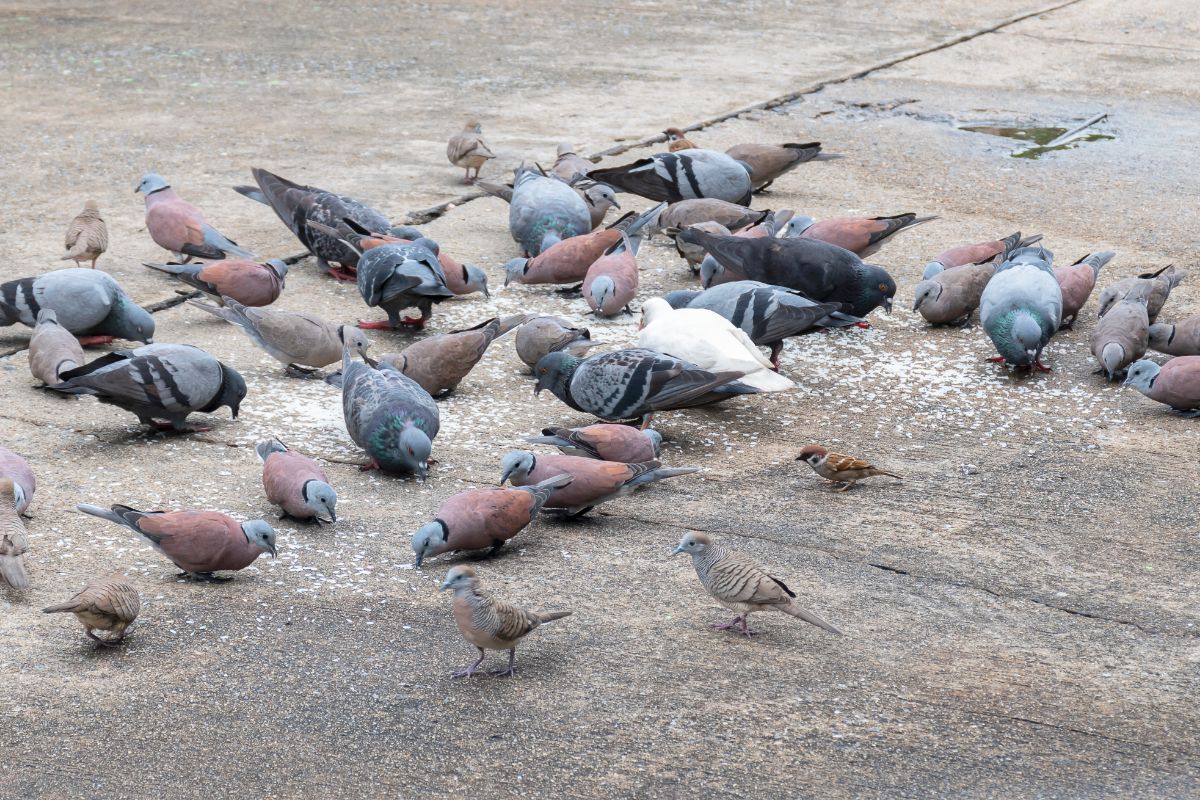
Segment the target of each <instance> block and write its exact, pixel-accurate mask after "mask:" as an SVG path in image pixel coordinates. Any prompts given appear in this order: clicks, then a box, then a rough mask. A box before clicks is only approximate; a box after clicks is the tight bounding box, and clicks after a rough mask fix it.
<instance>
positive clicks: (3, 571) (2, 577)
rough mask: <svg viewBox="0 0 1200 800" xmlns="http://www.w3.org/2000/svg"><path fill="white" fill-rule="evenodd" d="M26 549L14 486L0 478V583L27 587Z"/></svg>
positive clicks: (27, 543) (10, 480) (8, 479)
mask: <svg viewBox="0 0 1200 800" xmlns="http://www.w3.org/2000/svg"><path fill="white" fill-rule="evenodd" d="M28 549H29V539H27V538H26V536H25V523H23V522H21V515H20V513H19V512H18V511H17V496H16V484H15V483H14V482H13V480H12V478H0V581H3V582H4V583H7V584H8V585H9V586H11V587H12V588H14V589H25V588H28V587H29V577H28V576H27V575H26V574H25V558H24V556H25V551H26V550H28Z"/></svg>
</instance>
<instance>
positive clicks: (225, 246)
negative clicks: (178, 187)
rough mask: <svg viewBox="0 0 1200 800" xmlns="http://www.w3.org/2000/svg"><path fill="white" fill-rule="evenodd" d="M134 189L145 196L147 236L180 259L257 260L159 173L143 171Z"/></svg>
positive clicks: (185, 260) (186, 260)
mask: <svg viewBox="0 0 1200 800" xmlns="http://www.w3.org/2000/svg"><path fill="white" fill-rule="evenodd" d="M134 191H135V192H140V193H141V194H142V196H143V197H144V198H145V200H146V230H147V231H149V232H150V238H151V239H153V240H154V242H155V244H157V245H158V246H159V247H161V248H163V249H164V250H169V251H171V253H173V254H174V255H175V256H176V260H178V261H182V262H183V263H187V262H188V261H190V260H191V259H193V258H206V259H209V260H214V261H215V260H220V259H222V258H226V257H234V258H245V259H249V260H251V261H257V260H258V259H257V256H255V255H254V253H251V252H250V251H249V250H246V249H244V248H241V247H238V245H237V242H235V241H233V240H232V239H230V238H229V237H227V236H225V235H224V234H223V233H221V232H220V231H218V230H217V229H216V228H214V227H213V226H211V225H209V224H208V221H207V220H206V219H205V218H204V214H202V213H201V212H200V209H198V208H196V207H195V206H194V205H192V204H191V203H189V202H188V201H186V200H184V199H183V198H182V197H180V196H179V195H177V194H175V190H174V189H172V188H171V184H169V183H167V182H166V181H165V180H163V178H162V176H161V175H158V174H156V173H153V172H148V173H146V174H145V175H143V176H142V179H141V181H139V182H138V185H137V188H136V189H134Z"/></svg>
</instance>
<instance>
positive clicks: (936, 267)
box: [921, 261, 946, 281]
mask: <svg viewBox="0 0 1200 800" xmlns="http://www.w3.org/2000/svg"><path fill="white" fill-rule="evenodd" d="M945 271H946V266H945V265H944V264H943V263H942V262H940V261H930V262H929V263H928V264H926V265H925V271H924V272H922V273H921V280H923V281H927V280H929V279H930V278H932V277H933V276H934V275H937V274H939V273H942V272H945Z"/></svg>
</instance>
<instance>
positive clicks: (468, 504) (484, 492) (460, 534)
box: [412, 475, 571, 567]
mask: <svg viewBox="0 0 1200 800" xmlns="http://www.w3.org/2000/svg"><path fill="white" fill-rule="evenodd" d="M570 482H571V476H570V475H555V476H554V477H553V478H549V479H547V480H544V481H542V482H541V483H539V484H537V485H536V486H515V487H511V488H509V487H500V488H498V489H497V488H492V489H470V490H468V491H465V492H459V493H458V494H456V495H453V496H451V497H447V498H446V499H445V500H443V501H442V504H441V505H440V506H438V510H437V517H435V518H434V520H433V522H427V523H425V524H424V525H422V526H421V527H420V528H419V529H417V532H416V533H414V534H413V538H412V549H413V552H414V553H415V554H416V561H415V562H414V563H415V566H417V567H420V566H421V564H422V563H423V562H424V561H425V559H426V558H429V557H430V556H436V555H441V554H442V553H449V552H455V551H458V550H490V551H491V552H490V553H489V555H494V554H495V553H496V552H497V551H499V550H500V548H501V547H503V546H504V543H505V542H507V541H508V540H509V539H511V538H513V537H514V536H516V535H517V534H518V533H520V532H521V531H523V530H524V529H525V528H526V526H528V525H529V523H531V522H533V520H534V519H535V518H536V517H537V514H538V511H540V510H541V508H542V504H543V503H545V502H546V499H547V498H548V497H549V496H550V493H551V492H552V491H554V490H555V489H557V488H560V487H562V486H566V485H567V484H569V483H570Z"/></svg>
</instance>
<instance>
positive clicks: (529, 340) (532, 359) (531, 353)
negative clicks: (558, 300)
mask: <svg viewBox="0 0 1200 800" xmlns="http://www.w3.org/2000/svg"><path fill="white" fill-rule="evenodd" d="M595 345H596V342H593V341H592V334H591V332H590V331H589V330H588V329H587V328H576V327H574V326H573V325H571V323H570V322H568V321H567V320H565V319H563V318H562V317H549V316H546V317H534V318H533V319H531V320H529V321H528V322H526V323H525V324H524V325H522V326H521V327H520V328H518V329H517V336H516V348H517V357H518V358H520V359H521V360H522V361H524V362H525V363H526V364H527V365H528V366H529V368H530V369H533V367H535V366H536V365H537V362H539V361H541V360H542V356H544V355H546V354H547V353H556V352H558V351H559V350H565V351H566V352H568V353H570V354H571V355H573V356H582V355H583V354H584V353H586V352H587V351H588V350H589V349H590V348H592V347H594V346H595Z"/></svg>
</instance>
